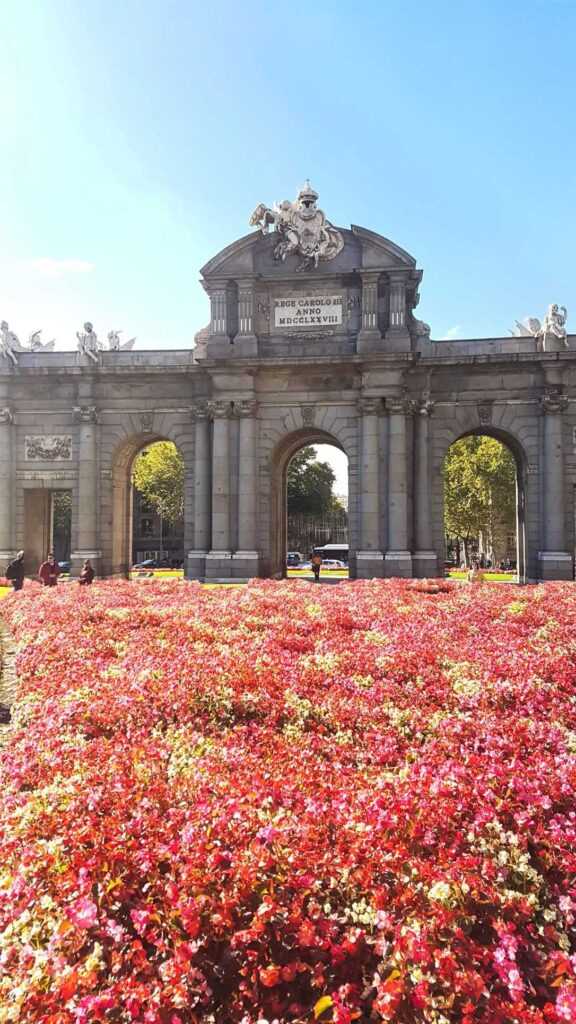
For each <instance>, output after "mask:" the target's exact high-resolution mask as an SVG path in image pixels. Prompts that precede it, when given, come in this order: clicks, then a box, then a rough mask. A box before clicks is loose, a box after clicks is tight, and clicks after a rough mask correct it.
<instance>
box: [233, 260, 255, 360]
mask: <svg viewBox="0 0 576 1024" xmlns="http://www.w3.org/2000/svg"><path fill="white" fill-rule="evenodd" d="M236 283H237V285H238V331H237V333H236V336H235V338H234V347H235V348H237V346H239V345H240V346H241V349H242V355H257V354H258V339H257V337H256V334H255V331H254V310H255V298H254V281H253V280H252V278H241V279H239V280H238V281H237V282H236Z"/></svg>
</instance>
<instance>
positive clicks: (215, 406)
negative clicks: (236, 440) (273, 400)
mask: <svg viewBox="0 0 576 1024" xmlns="http://www.w3.org/2000/svg"><path fill="white" fill-rule="evenodd" d="M208 407H209V410H210V412H211V414H212V417H213V420H214V426H213V434H212V549H211V551H209V552H208V554H207V555H206V576H207V577H208V578H210V579H229V578H230V577H231V573H232V568H231V566H232V553H231V551H230V402H224V401H218V402H210V403H209V406H208Z"/></svg>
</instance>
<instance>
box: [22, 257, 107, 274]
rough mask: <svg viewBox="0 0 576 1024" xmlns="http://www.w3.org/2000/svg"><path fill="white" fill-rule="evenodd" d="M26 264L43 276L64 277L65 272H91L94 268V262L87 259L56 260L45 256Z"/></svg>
mask: <svg viewBox="0 0 576 1024" xmlns="http://www.w3.org/2000/svg"><path fill="white" fill-rule="evenodd" d="M26 266H27V267H28V268H29V269H30V270H34V271H36V273H37V274H40V276H41V277H64V275H65V274H89V273H90V271H91V270H94V263H89V262H88V261H87V260H55V259H51V258H50V257H48V256H44V257H42V258H41V259H38V260H29V261H28V263H26Z"/></svg>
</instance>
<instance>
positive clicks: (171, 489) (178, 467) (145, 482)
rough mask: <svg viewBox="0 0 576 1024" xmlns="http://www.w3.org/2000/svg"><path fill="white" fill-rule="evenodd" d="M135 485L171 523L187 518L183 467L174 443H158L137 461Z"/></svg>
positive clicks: (144, 452) (134, 474)
mask: <svg viewBox="0 0 576 1024" xmlns="http://www.w3.org/2000/svg"><path fill="white" fill-rule="evenodd" d="M132 483H133V484H134V487H135V488H136V490H138V491H140V494H141V495H142V496H143V498H144V499H145V501H147V502H148V504H149V505H151V507H152V508H153V509H154V511H155V512H156V513H157V515H161V516H162V517H163V518H164V519H166V521H167V522H169V523H176V522H178V520H179V519H181V518H182V516H183V515H184V463H183V461H182V456H181V455H180V452H179V451H178V449H177V447H176V445H175V444H174V443H173V442H172V441H156V442H155V443H154V444H151V445H150V447H149V448H145V449H144V451H142V452H140V454H139V455H138V456H137V457H136V459H135V460H134V466H133V469H132Z"/></svg>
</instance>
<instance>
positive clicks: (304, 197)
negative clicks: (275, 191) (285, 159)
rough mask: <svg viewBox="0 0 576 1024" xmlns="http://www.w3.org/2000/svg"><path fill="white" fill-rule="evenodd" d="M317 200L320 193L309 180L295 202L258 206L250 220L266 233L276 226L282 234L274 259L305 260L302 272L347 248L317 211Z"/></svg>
mask: <svg viewBox="0 0 576 1024" xmlns="http://www.w3.org/2000/svg"><path fill="white" fill-rule="evenodd" d="M317 199H318V193H317V192H316V191H315V190H314V189H313V188H312V186H311V184H310V182H309V181H308V180H307V181H306V183H305V184H304V185H303V186H302V188H301V189H300V191H299V193H298V195H297V197H296V199H295V201H294V202H293V203H291V202H290V201H289V200H288V199H284V200H283V201H282V202H281V203H275V204H274V206H273V207H272V208H270V207H268V206H265V204H264V203H259V205H258V206H257V207H256V209H255V210H254V213H253V214H252V216H251V217H250V224H251V225H252V226H253V227H255V226H258V227H259V228H260V229H261V231H262V233H263V234H266V233H267V231H268V228H269V226H270V225H273V227H274V228H275V230H276V231H277V232H278V234H279V235H280V241H279V242H278V243H277V245H276V246H275V247H274V259H275V260H277V261H278V262H282V263H283V262H284V260H285V259H286V257H287V256H289V255H291V254H292V253H297V254H299V255H300V256H302V257H303V259H302V262H301V263H300V264H299V265H298V267H297V268H296V269H297V270H299V271H302V270H312V269H315V268H317V267H318V264H319V263H320V261H326V260H333V259H334V257H335V256H337V255H338V253H339V252H342V249H343V248H344V239H343V238H342V235H341V233H340V232H339V231H338V229H337V228H335V227H333V225H332V224H330V222H329V221H328V220H326V215H325V214H324V212H323V210H319V209H318V207H317V206H316V201H317Z"/></svg>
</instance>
